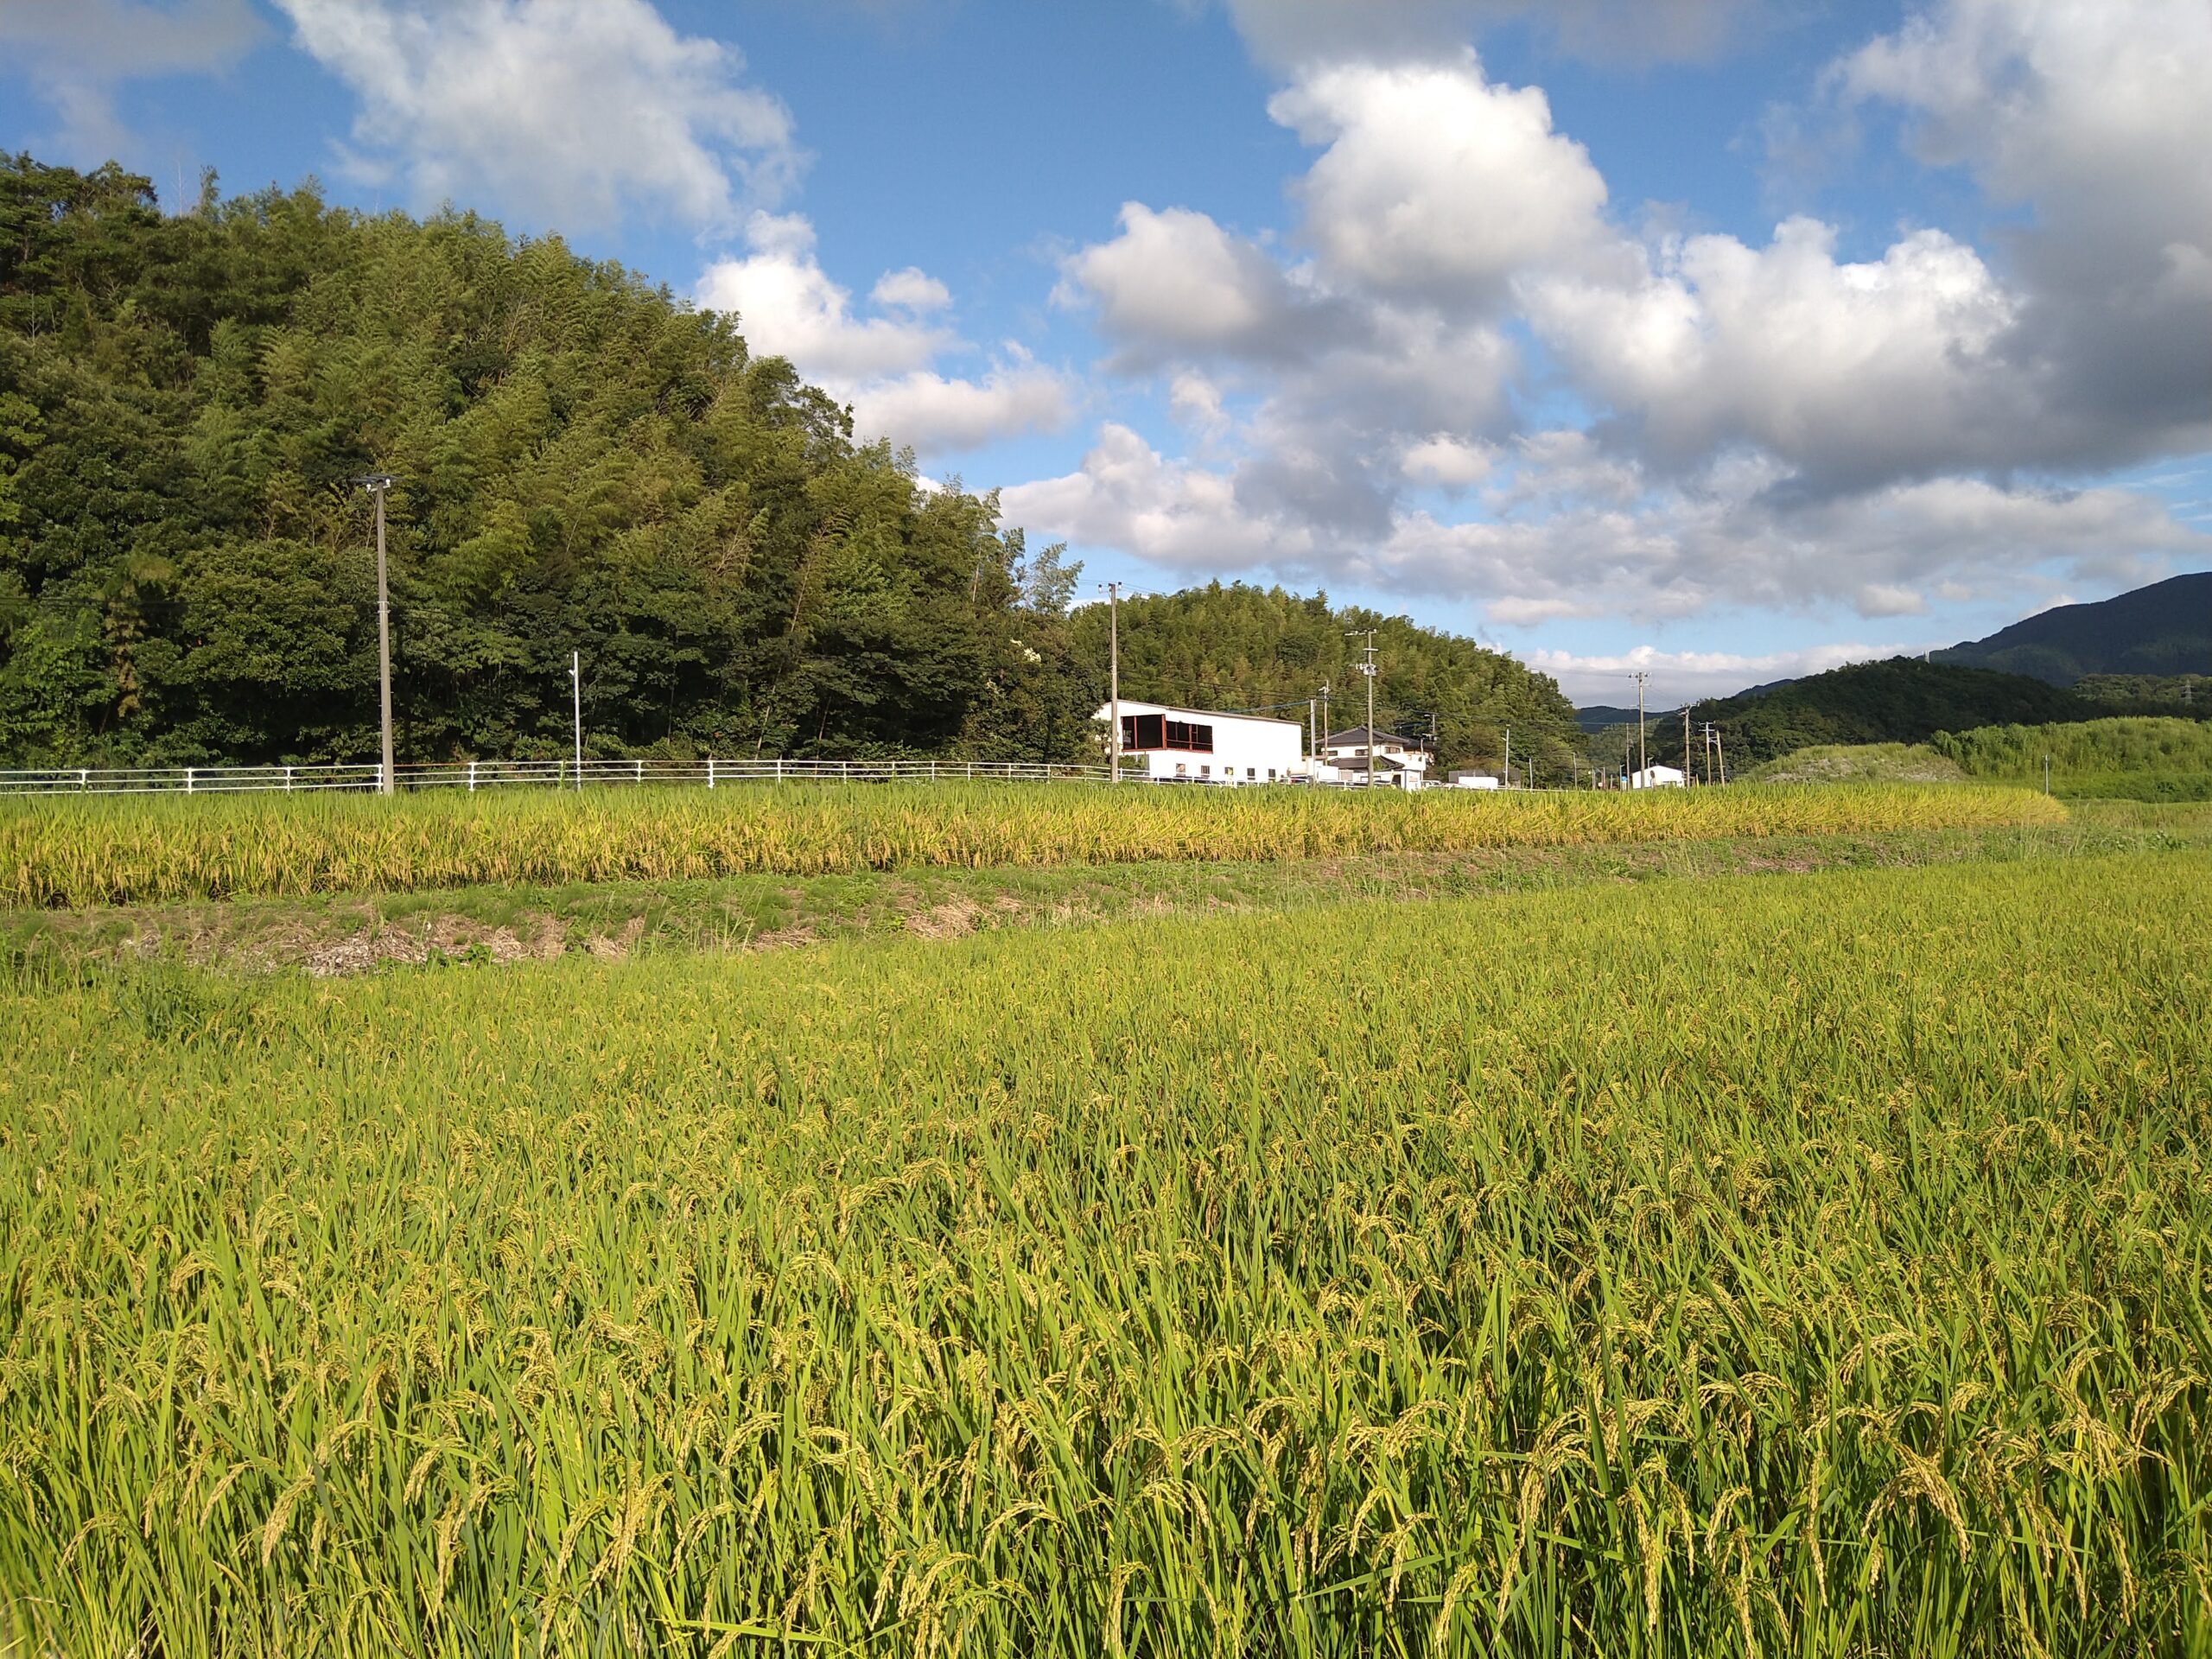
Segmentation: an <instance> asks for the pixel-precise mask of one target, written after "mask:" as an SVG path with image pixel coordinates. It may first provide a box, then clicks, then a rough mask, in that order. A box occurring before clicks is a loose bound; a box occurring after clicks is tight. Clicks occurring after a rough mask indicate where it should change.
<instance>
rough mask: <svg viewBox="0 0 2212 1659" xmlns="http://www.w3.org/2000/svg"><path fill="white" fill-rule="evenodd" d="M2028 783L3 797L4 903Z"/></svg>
mask: <svg viewBox="0 0 2212 1659" xmlns="http://www.w3.org/2000/svg"><path fill="white" fill-rule="evenodd" d="M2064 817H2065V811H2064V809H2063V807H2060V806H2057V805H2056V804H2052V803H2050V802H2048V801H2045V800H2043V799H2040V798H2037V797H2035V796H2033V795H2031V794H2030V793H2028V792H2027V791H2019V790H2013V789H2002V788H1987V789H1980V790H1959V789H1942V788H1922V789H1915V788H1910V787H1883V788H1870V789H1865V790H1858V791H1833V792H1829V793H1826V794H1822V795H1820V796H1812V795H1808V794H1807V793H1806V792H1805V791H1790V790H1759V789H1731V790H1726V791H1719V790H1716V791H1698V790H1689V791H1654V792H1651V793H1649V794H1644V795H1618V794H1598V793H1594V792H1592V793H1580V794H1577V793H1563V794H1514V795H1508V796H1503V797H1493V798H1483V797H1480V796H1475V795H1470V794H1466V793H1461V792H1456V791H1433V792H1432V793H1427V794H1421V795H1414V796H1400V795H1397V794H1395V793H1394V792H1391V791H1383V792H1381V793H1379V794H1378V796H1376V798H1367V797H1364V796H1361V795H1347V794H1343V793H1339V792H1336V791H1304V790H1295V789H1275V790H1236V791H1227V790H1205V789H1181V790H1173V789H1156V788H1136V787H1131V788H1126V789H1119V790H1116V789H1109V788H1101V787H1098V786H1096V785H1030V786H1021V785H989V786H985V785H969V786H962V785H928V786H919V785H917V786H914V787H912V788H903V787H897V786H891V787H884V786H876V787H860V788H851V789H841V788H825V787H820V786H816V785H807V786H804V787H787V788H783V789H778V788H774V787H747V788H743V789H728V790H722V791H714V792H712V793H709V792H708V791H702V790H697V789H691V790H656V789H644V790H639V791H613V790H609V791H593V792H589V793H587V794H584V795H582V796H569V795H558V794H536V793H532V794H524V793H521V792H516V793H512V794H504V795H494V794H482V795H474V796H471V795H462V794H424V795H419V796H406V797H402V798H399V799H397V800H396V801H388V800H383V799H379V798H375V797H357V796H337V795H322V796H294V797H285V796H259V797H232V798H200V799H183V798H125V799H99V798H92V799H86V800H74V799H70V798H46V799H40V800H35V801H18V802H11V803H9V804H6V807H5V809H4V810H0V904H5V905H13V906H41V907H43V906H91V905H102V904H123V903H134V902H157V901H162V900H170V899H198V898H216V899H226V898H238V897H246V896H253V895H289V894H304V893H327V892H339V891H359V890H371V891H381V892H405V891H415V890H425V889H435V888H453V887H468V886H473V885H479V884H485V883H518V882H519V883H532V884H558V883H563V882H577V881H583V882H599V881H612V880H702V879H709V878H713V877H718V876H729V875H740V874H782V875H793V876H814V875H832V874H856V873H860V872H865V871H877V870H906V869H918V868H985V867H1013V868H1028V867H1040V866H1057V865H1066V864H1109V863H1126V862H1138V861H1271V860H1282V859H1308V858H1317V857H1332V856H1344V855H1360V854H1369V853H1446V852H1461V851H1471V850H1476V849H1487V848H1502V847H1572V846H1586V845H1632V844H1637V843H1643V842H1660V841H1681V840H1691V839H1710V838H1713V837H1719V836H1808V835H1823V834H1853V833H1875V832H1882V831H1896V830H1916V829H1986V828H2019V827H2023V826H2030V825H2035V824H2047V823H2059V822H2063V819H2064Z"/></svg>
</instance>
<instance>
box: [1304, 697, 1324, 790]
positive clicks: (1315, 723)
mask: <svg viewBox="0 0 2212 1659" xmlns="http://www.w3.org/2000/svg"><path fill="white" fill-rule="evenodd" d="M1319 702H1320V699H1319V698H1318V697H1308V698H1306V787H1307V788H1308V789H1311V788H1313V785H1316V784H1318V783H1319V782H1320V781H1321V727H1320V722H1319V718H1318V717H1317V716H1316V715H1315V714H1314V712H1313V711H1314V709H1315V708H1316V707H1317V706H1318V705H1319Z"/></svg>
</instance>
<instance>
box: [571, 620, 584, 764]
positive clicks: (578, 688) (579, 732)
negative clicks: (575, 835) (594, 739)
mask: <svg viewBox="0 0 2212 1659" xmlns="http://www.w3.org/2000/svg"><path fill="white" fill-rule="evenodd" d="M569 693H570V695H571V696H572V697H573V698H574V699H575V702H574V703H573V705H572V706H573V708H574V709H575V718H576V792H577V793H578V794H580V795H581V794H582V792H583V787H584V656H583V652H580V651H572V652H569Z"/></svg>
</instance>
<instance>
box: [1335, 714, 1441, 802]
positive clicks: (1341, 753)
mask: <svg viewBox="0 0 2212 1659" xmlns="http://www.w3.org/2000/svg"><path fill="white" fill-rule="evenodd" d="M1370 755H1371V756H1372V757H1373V758H1374V772H1375V782H1376V783H1377V784H1380V785H1383V786H1384V787H1385V788H1395V789H1419V788H1420V787H1421V785H1423V784H1424V783H1426V782H1427V779H1428V758H1429V757H1428V751H1427V749H1426V748H1424V747H1422V746H1421V744H1419V743H1417V742H1415V741H1414V740H1413V739H1412V738H1409V737H1400V736H1399V735H1398V734H1396V733H1395V732H1370V731H1369V730H1368V729H1367V728H1366V727H1364V726H1355V727H1353V728H1351V729H1350V730H1349V731H1343V732H1332V733H1330V734H1329V735H1328V736H1327V737H1325V738H1324V739H1322V741H1321V781H1322V782H1323V783H1325V784H1352V785H1363V784H1365V783H1366V782H1367V781H1368V776H1367V774H1368V766H1369V757H1370Z"/></svg>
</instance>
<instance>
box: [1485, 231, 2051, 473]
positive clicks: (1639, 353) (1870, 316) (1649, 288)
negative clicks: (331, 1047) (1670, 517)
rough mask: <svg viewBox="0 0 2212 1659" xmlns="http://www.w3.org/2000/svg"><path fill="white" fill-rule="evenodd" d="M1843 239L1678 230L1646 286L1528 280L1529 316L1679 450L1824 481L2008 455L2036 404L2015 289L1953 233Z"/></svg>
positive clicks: (1613, 400) (1653, 441) (1652, 433)
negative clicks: (1772, 464)
mask: <svg viewBox="0 0 2212 1659" xmlns="http://www.w3.org/2000/svg"><path fill="white" fill-rule="evenodd" d="M1834 246H1835V232H1834V230H1833V228H1831V227H1830V226H1827V225H1824V224H1821V223H1820V222H1819V221H1818V220H1815V219H1789V220H1787V221H1785V222H1784V223H1783V225H1781V226H1779V227H1778V228H1777V230H1776V232H1775V235H1774V239H1773V240H1772V241H1771V242H1770V243H1769V244H1768V245H1766V246H1765V247H1764V248H1752V247H1749V246H1746V245H1745V244H1744V243H1742V242H1739V241H1738V240H1737V239H1736V238H1734V237H1732V236H1718V235H1707V236H1696V237H1691V238H1687V239H1684V240H1670V241H1669V242H1667V243H1664V244H1662V245H1661V247H1660V248H1659V249H1658V250H1656V252H1655V254H1654V255H1653V256H1651V257H1650V258H1649V263H1647V264H1645V268H1644V270H1643V275H1642V277H1641V279H1640V280H1639V281H1637V282H1636V283H1629V284H1623V283H1612V282H1608V281H1603V280H1592V279H1588V278H1585V277H1570V276H1557V275H1549V276H1543V277H1536V278H1535V279H1533V280H1531V281H1530V282H1529V283H1528V284H1527V285H1526V287H1525V290H1524V291H1525V294H1526V297H1527V301H1528V310H1529V317H1530V319H1531V321H1533V322H1534V323H1535V326H1536V327H1537V328H1538V329H1539V330H1540V331H1541V333H1542V334H1543V335H1544V336H1545V338H1546V339H1547V340H1548V341H1549V342H1550V343H1551V344H1552V346H1554V348H1555V349H1556V350H1557V351H1558V352H1559V353H1560V355H1561V357H1562V358H1563V359H1565V360H1566V361H1567V363H1568V364H1569V365H1571V366H1572V367H1573V370H1574V372H1575V373H1576V374H1577V376H1578V377H1579V378H1580V381H1581V383H1582V385H1584V386H1586V388H1588V389H1589V390H1591V391H1593V392H1594V393H1595V394H1597V395H1598V396H1599V397H1601V398H1603V399H1604V400H1605V402H1606V403H1607V404H1610V405H1611V408H1612V409H1613V410H1616V411H1618V412H1619V413H1621V414H1624V415H1627V416H1631V417H1632V418H1633V420H1634V421H1635V423H1636V425H1637V434H1638V435H1639V436H1640V437H1641V439H1642V440H1643V444H1644V446H1645V448H1647V450H1648V452H1649V453H1651V454H1656V455H1657V456H1659V457H1661V458H1662V459H1664V460H1666V461H1669V463H1671V464H1674V465H1677V466H1683V467H1694V466H1698V465H1701V464H1702V463H1703V462H1704V461H1706V460H1707V458H1708V457H1709V456H1710V455H1711V454H1713V452H1714V451H1716V450H1718V449H1720V448H1725V447H1726V446H1727V445H1729V444H1731V443H1734V442H1751V443H1755V444H1758V445H1759V446H1760V447H1762V448H1764V449H1765V450H1767V451H1768V452H1769V453H1770V454H1774V455H1777V456H1778V457H1780V458H1782V459H1783V460H1784V461H1788V462H1789V464H1790V465H1791V466H1792V467H1795V468H1796V469H1797V470H1798V471H1799V472H1800V473H1801V474H1802V475H1803V476H1805V477H1806V478H1807V479H1808V480H1813V481H1815V482H1816V483H1818V484H1820V485H1821V486H1833V485H1837V484H1842V485H1864V484H1867V483H1872V482H1876V481H1878V480H1883V479H1885V478H1891V477H1897V476H1910V475H1914V474H1928V473H1932V472H1937V471H1941V470H1944V469H1947V468H1951V467H1961V466H1978V465H2002V464H2004V463H2005V461H2006V460H2007V458H2008V457H2009V456H2010V455H2011V454H2012V449H2011V448H2010V447H2009V446H2012V445H2015V444H2017V443H2018V442H2019V433H2020V429H2021V428H2022V425H2023V424H2024V423H2029V422H2031V421H2032V419H2033V416H2034V397H2035V392H2036V387H2035V385H2034V378H2033V371H2032V369H2027V370H2024V369H2023V368H2022V366H2021V365H2018V364H2016V363H2014V362H2012V361H2011V360H2010V359H2007V358H2005V355H2004V354H2003V353H2002V352H2001V351H2000V349H1999V347H2000V345H2001V343H2002V342H2003V340H2005V337H2006V335H2007V333H2008V331H2009V330H2010V329H2011V328H2012V325H2013V322H2014V320H2015V317H2016V315H2017V312H2018V301H2017V300H2016V298H2015V297H2014V296H2012V294H2010V293H2008V292H2007V291H2006V290H2005V288H2004V287H2003V286H2002V285H2001V284H2000V283H1999V282H1998V281H1997V279H1996V278H1995V277H1994V276H1993V275H1992V273H1991V272H1990V270H1989V269H1988V267H1987V266H1986V264H1983V262H1982V260H1981V258H1980V256H1978V255H1977V254H1976V253H1975V252H1974V250H1972V249H1971V248H1968V247H1966V246H1964V245H1961V244H1960V243H1958V242H1955V241H1954V240H1953V239H1952V238H1949V237H1948V236H1946V235H1944V234H1943V233H1942V232H1940V231H1921V232H1915V233H1914V234H1912V235H1910V236H1908V237H1906V238H1904V239H1903V240H1902V241H1899V242H1897V243H1896V244H1894V245H1891V247H1890V248H1889V250H1888V251H1886V252H1885V254H1884V255H1883V257H1881V258H1880V259H1879V260H1874V261H1867V262H1864V263H1859V264H1847V263H1841V262H1839V261H1838V260H1837V259H1836V257H1835V254H1834Z"/></svg>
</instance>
